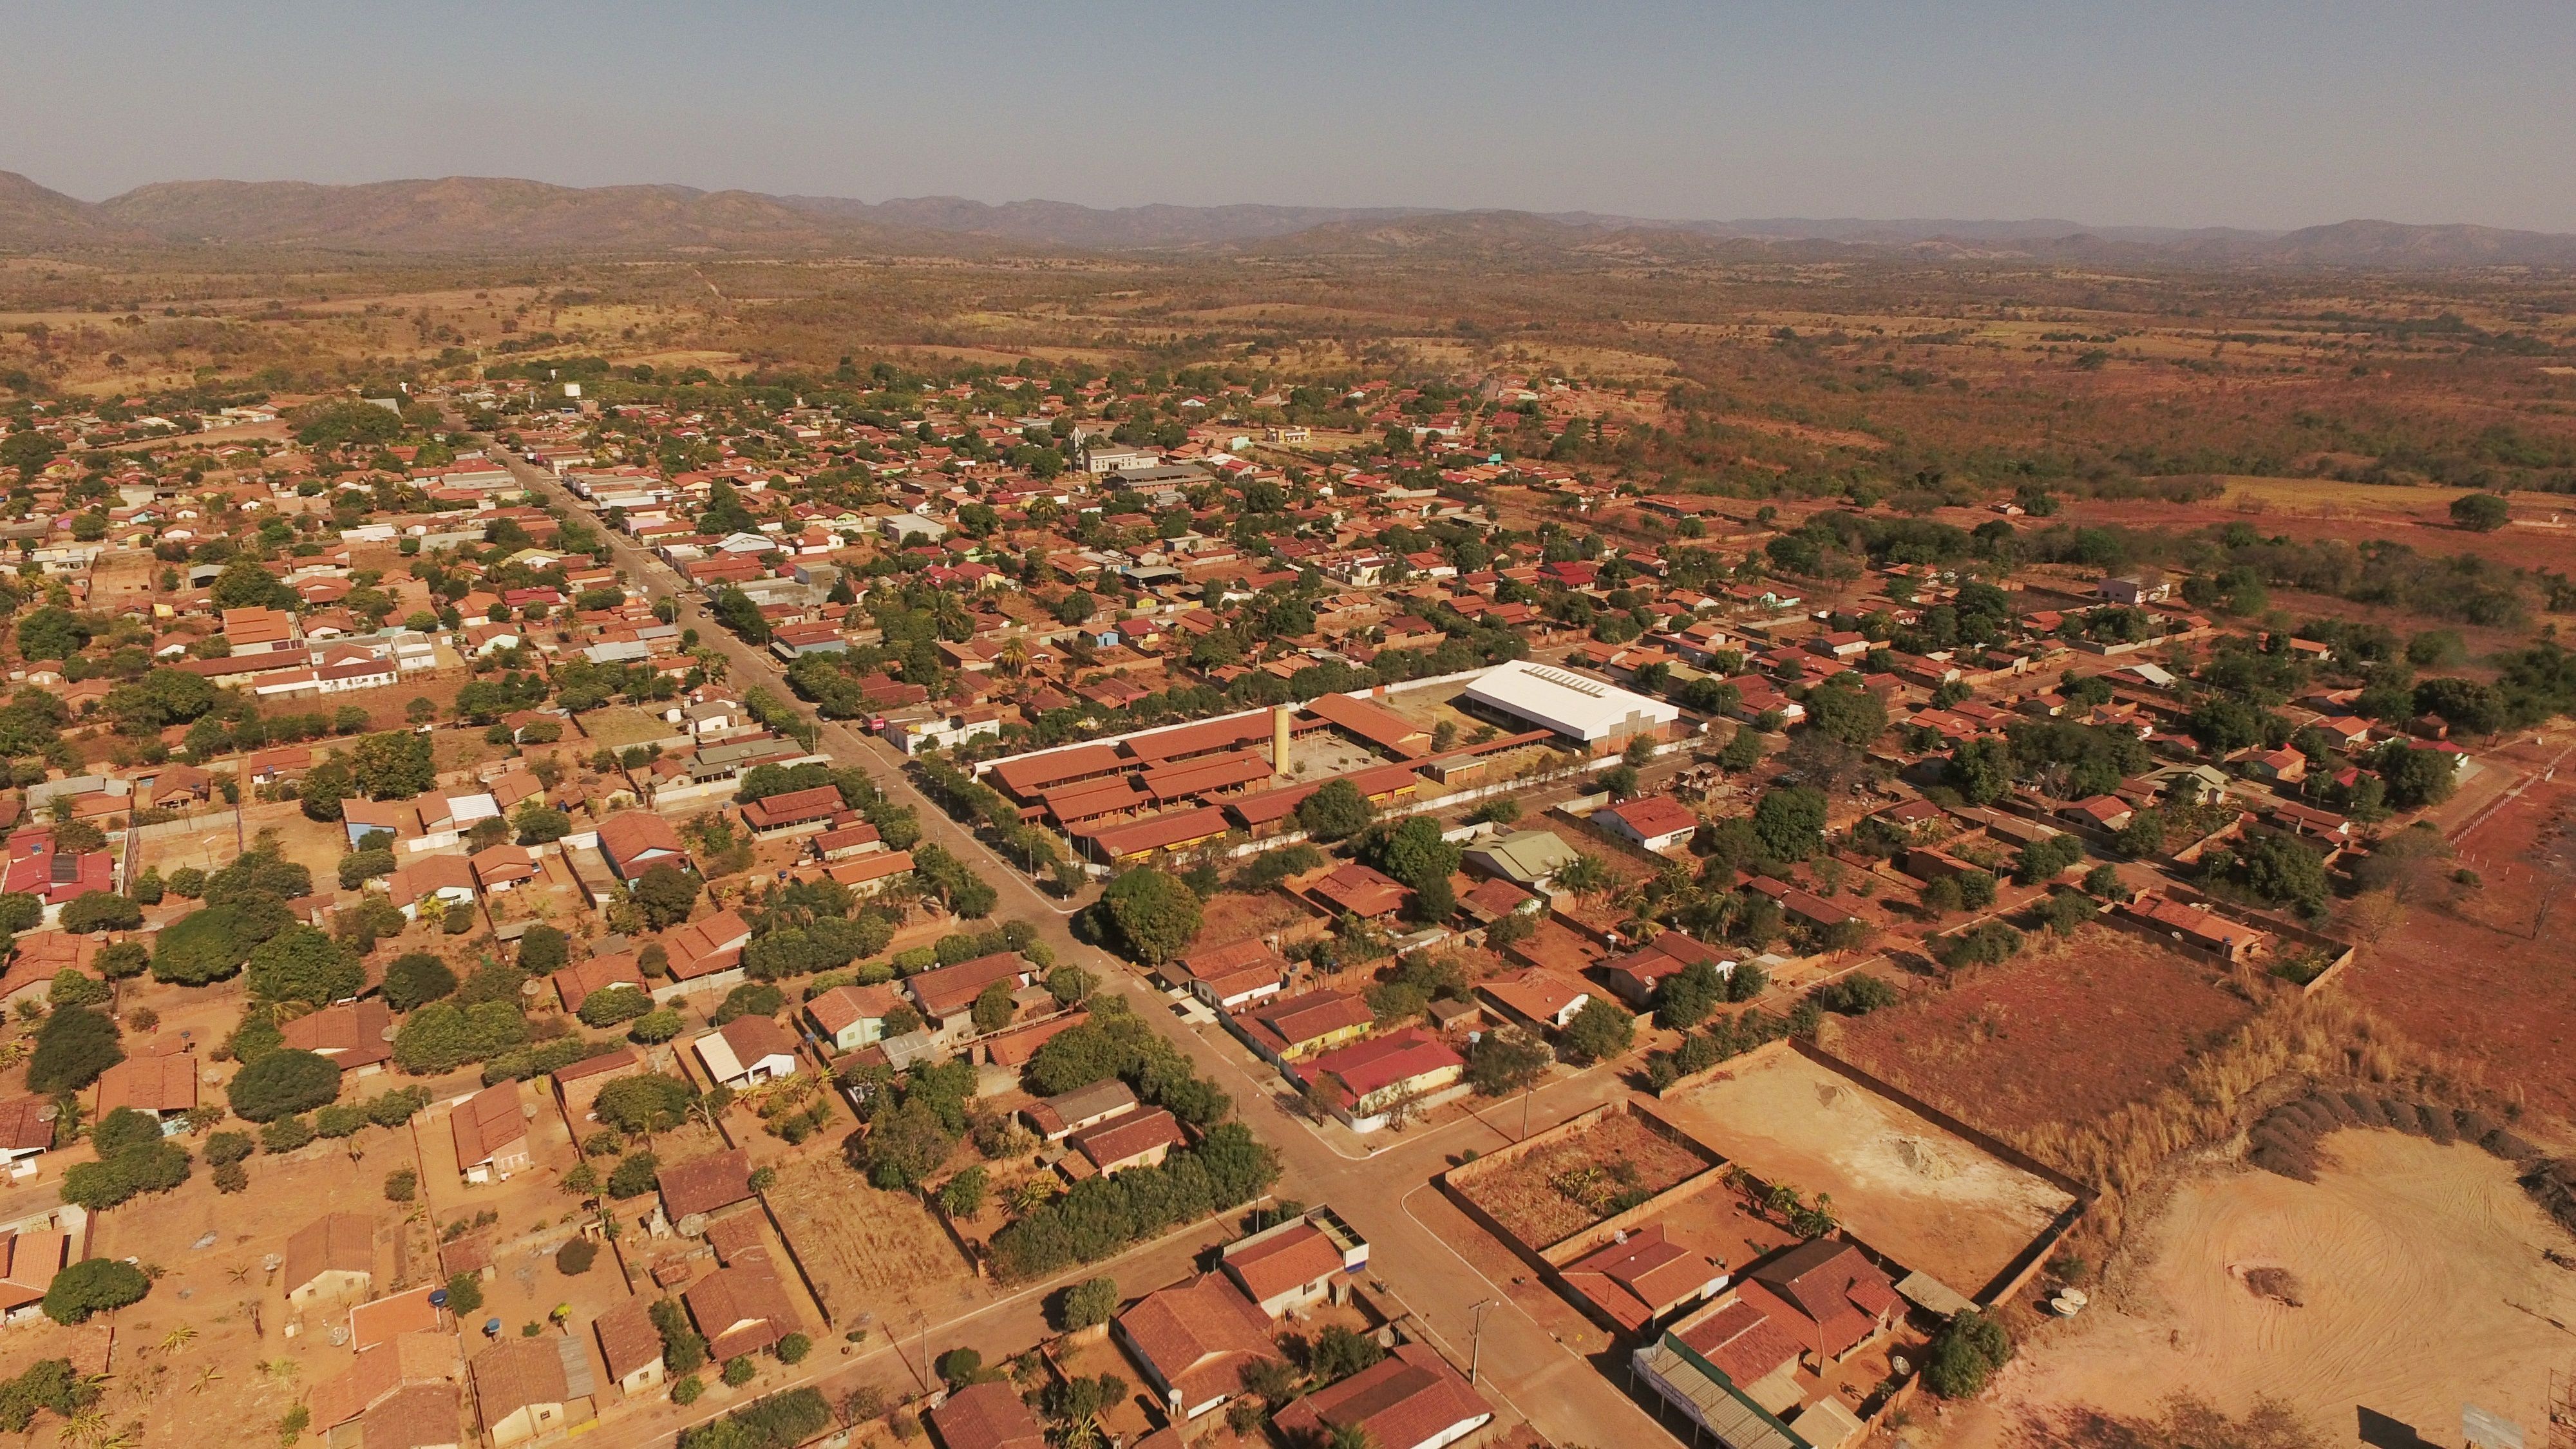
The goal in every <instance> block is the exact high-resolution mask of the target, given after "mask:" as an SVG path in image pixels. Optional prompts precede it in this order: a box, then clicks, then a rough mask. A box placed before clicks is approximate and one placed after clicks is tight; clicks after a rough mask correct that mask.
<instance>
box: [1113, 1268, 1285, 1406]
mask: <svg viewBox="0 0 2576 1449" xmlns="http://www.w3.org/2000/svg"><path fill="white" fill-rule="evenodd" d="M1117 1332H1118V1337H1119V1340H1120V1341H1121V1342H1123V1343H1124V1344H1125V1345H1126V1346H1127V1349H1128V1352H1129V1353H1131V1354H1133V1355H1134V1356H1135V1359H1136V1364H1137V1367H1139V1368H1142V1369H1143V1370H1144V1371H1145V1379H1146V1381H1147V1382H1148V1383H1150V1384H1152V1385H1153V1386H1154V1391H1155V1392H1156V1393H1158V1394H1160V1395H1162V1397H1163V1402H1164V1403H1165V1404H1166V1405H1168V1406H1169V1407H1170V1409H1171V1412H1172V1417H1173V1418H1174V1419H1177V1420H1184V1421H1186V1420H1190V1419H1195V1418H1197V1417H1198V1416H1199V1415H1201V1414H1204V1413H1207V1412H1208V1411H1209V1410H1211V1409H1218V1408H1223V1407H1224V1406H1225V1402H1226V1401H1227V1400H1228V1399H1231V1398H1233V1397H1234V1396H1235V1395H1236V1394H1238V1393H1240V1392H1242V1390H1243V1371H1244V1370H1245V1369H1246V1368H1249V1367H1250V1366H1252V1365H1253V1364H1256V1363H1259V1362H1260V1361H1262V1360H1263V1359H1270V1360H1274V1361H1277V1362H1281V1363H1285V1362H1286V1361H1287V1356H1286V1355H1285V1354H1283V1353H1281V1352H1280V1351H1279V1346H1278V1345H1277V1344H1275V1343H1272V1342H1271V1341H1270V1320H1269V1318H1268V1317H1267V1316H1265V1315H1264V1314H1263V1313H1262V1311H1261V1310H1260V1309H1259V1308H1256V1307H1254V1306H1253V1303H1252V1300H1251V1299H1249V1298H1246V1297H1244V1296H1243V1293H1242V1292H1241V1290H1239V1289H1237V1288H1236V1287H1235V1286H1234V1284H1232V1283H1231V1282H1228V1281H1227V1280H1226V1279H1224V1278H1222V1277H1220V1276H1218V1275H1216V1274H1214V1273H1202V1274H1200V1275H1199V1276H1197V1277H1195V1278H1192V1279H1190V1280H1189V1281H1188V1282H1186V1283H1181V1284H1176V1285H1175V1286H1173V1287H1170V1288H1161V1289H1157V1290H1155V1291H1154V1292H1152V1293H1148V1294H1146V1295H1145V1296H1144V1298H1142V1299H1141V1300H1139V1301H1138V1302H1137V1304H1136V1306H1135V1307H1133V1308H1130V1309H1128V1310H1127V1311H1126V1312H1124V1313H1121V1314H1119V1315H1118V1327H1117Z"/></svg>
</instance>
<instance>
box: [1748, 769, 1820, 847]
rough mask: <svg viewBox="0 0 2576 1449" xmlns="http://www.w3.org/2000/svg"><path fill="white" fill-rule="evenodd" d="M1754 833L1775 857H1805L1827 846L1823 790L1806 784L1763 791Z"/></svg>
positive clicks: (1757, 805)
mask: <svg viewBox="0 0 2576 1449" xmlns="http://www.w3.org/2000/svg"><path fill="white" fill-rule="evenodd" d="M1753 835H1754V838H1755V839H1756V840H1758V841H1760V842H1761V845H1762V849H1763V852H1764V853H1765V854H1767V855H1769V856H1770V857H1771V858H1772V859H1774V860H1805V859H1807V858H1808V857H1810V856H1812V855H1814V854H1815V853H1816V852H1818V851H1820V850H1822V849H1824V848H1825V796H1824V792H1823V791H1821V790H1816V789H1811V788H1809V787H1808V786H1805V785H1785V786H1779V787H1776V788H1773V789H1770V790H1766V791H1764V792H1762V799H1761V800H1760V801H1759V802H1758V803H1756V804H1755V805H1754V807H1753Z"/></svg>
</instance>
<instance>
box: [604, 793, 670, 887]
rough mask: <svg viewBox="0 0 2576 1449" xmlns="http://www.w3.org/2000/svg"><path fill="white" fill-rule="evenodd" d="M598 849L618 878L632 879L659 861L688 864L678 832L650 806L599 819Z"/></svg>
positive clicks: (660, 862)
mask: <svg viewBox="0 0 2576 1449" xmlns="http://www.w3.org/2000/svg"><path fill="white" fill-rule="evenodd" d="M599 853H600V854H601V855H602V856H604V857H606V858H607V860H608V868H609V869H610V870H612V871H615V872H616V873H617V878H618V879H619V880H625V881H631V880H633V879H635V878H636V877H637V876H640V875H642V874H643V873H644V872H646V871H648V870H651V869H652V868H653V867H654V866H656V865H661V864H670V865H675V866H678V867H680V868H681V869H683V870H686V869H688V868H689V848H688V847H687V846H685V845H682V844H681V843H680V833H679V832H678V831H676V830H673V829H672V828H671V822H670V821H668V820H665V819H663V818H662V817H661V816H659V815H656V814H654V813H653V812H652V811H650V810H621V811H619V812H618V813H616V814H614V815H611V816H609V817H608V818H607V819H606V820H603V821H601V822H599Z"/></svg>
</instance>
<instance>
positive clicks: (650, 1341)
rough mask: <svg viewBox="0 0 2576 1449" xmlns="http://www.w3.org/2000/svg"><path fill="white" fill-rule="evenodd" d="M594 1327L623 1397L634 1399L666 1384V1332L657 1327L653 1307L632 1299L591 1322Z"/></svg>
mask: <svg viewBox="0 0 2576 1449" xmlns="http://www.w3.org/2000/svg"><path fill="white" fill-rule="evenodd" d="M590 1328H591V1332H593V1333H595V1334H597V1335H598V1336H599V1356H600V1358H601V1360H602V1361H604V1362H605V1363H607V1365H608V1376H609V1377H610V1378H613V1379H615V1380H617V1391H618V1392H619V1393H620V1394H622V1395H624V1396H625V1397H627V1398H630V1399H631V1398H633V1397H635V1396H636V1395H638V1394H640V1393H643V1392H644V1391H645V1390H647V1389H650V1388H652V1387H653V1386H655V1385H656V1384H659V1383H661V1382H662V1375H663V1365H662V1331H661V1330H660V1329H658V1328H655V1327H654V1326H653V1313H652V1306H651V1305H650V1304H648V1303H646V1302H645V1301H644V1300H643V1299H642V1298H640V1297H639V1298H628V1299H626V1300H625V1301H624V1302H622V1303H619V1304H618V1305H617V1306H616V1307H614V1308H611V1309H610V1310H608V1311H607V1312H606V1313H603V1314H601V1315H599V1317H597V1318H595V1319H593V1320H591V1324H590Z"/></svg>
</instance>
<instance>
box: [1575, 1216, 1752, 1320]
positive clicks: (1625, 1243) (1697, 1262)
mask: <svg viewBox="0 0 2576 1449" xmlns="http://www.w3.org/2000/svg"><path fill="white" fill-rule="evenodd" d="M1562 1271H1563V1274H1564V1277H1565V1282H1566V1286H1567V1287H1569V1288H1572V1289H1573V1290H1574V1291H1575V1292H1576V1293H1578V1294H1581V1295H1582V1297H1583V1301H1584V1302H1585V1303H1586V1304H1588V1305H1589V1306H1590V1307H1591V1308H1592V1309H1593V1311H1594V1313H1595V1316H1597V1317H1601V1318H1606V1319H1608V1320H1609V1321H1610V1322H1611V1323H1612V1324H1613V1325H1615V1326H1616V1327H1618V1328H1620V1329H1624V1330H1626V1331H1628V1332H1630V1333H1634V1332H1637V1331H1638V1330H1640V1329H1645V1328H1651V1327H1652V1326H1653V1325H1654V1324H1655V1323H1656V1322H1658V1321H1659V1320H1662V1319H1664V1318H1666V1317H1667V1316H1669V1315H1672V1314H1675V1313H1680V1312H1684V1311H1687V1310H1688V1309H1690V1308H1691V1307H1692V1306H1694V1305H1696V1304H1698V1303H1700V1302H1701V1301H1702V1300H1704V1299H1706V1298H1707V1297H1708V1296H1709V1295H1710V1294H1712V1293H1715V1292H1716V1291H1717V1290H1718V1289H1719V1288H1721V1287H1723V1286H1725V1283H1726V1270H1725V1269H1723V1268H1720V1267H1719V1266H1717V1265H1716V1264H1715V1263H1712V1262H1710V1261H1709V1260H1708V1259H1707V1258H1706V1257H1705V1256H1703V1255H1702V1254H1700V1253H1697V1252H1694V1251H1693V1250H1691V1249H1689V1248H1685V1247H1683V1246H1682V1245H1681V1244H1679V1243H1676V1242H1674V1241H1673V1240H1672V1239H1671V1238H1670V1237H1668V1236H1666V1235H1665V1232H1664V1226H1663V1224H1661V1223H1649V1224H1647V1225H1646V1226H1645V1227H1642V1228H1638V1229H1635V1230H1633V1231H1630V1232H1624V1233H1621V1234H1619V1235H1618V1238H1617V1239H1616V1240H1615V1241H1613V1242H1610V1243H1606V1244H1604V1245H1602V1246H1601V1247H1599V1248H1597V1249H1595V1250H1594V1251H1592V1252H1591V1253H1589V1254H1586V1255H1585V1256H1583V1257H1581V1258H1577V1259H1576V1260H1574V1261H1573V1262H1571V1263H1568V1264H1566V1265H1565V1267H1564V1269H1563V1270H1562Z"/></svg>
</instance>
